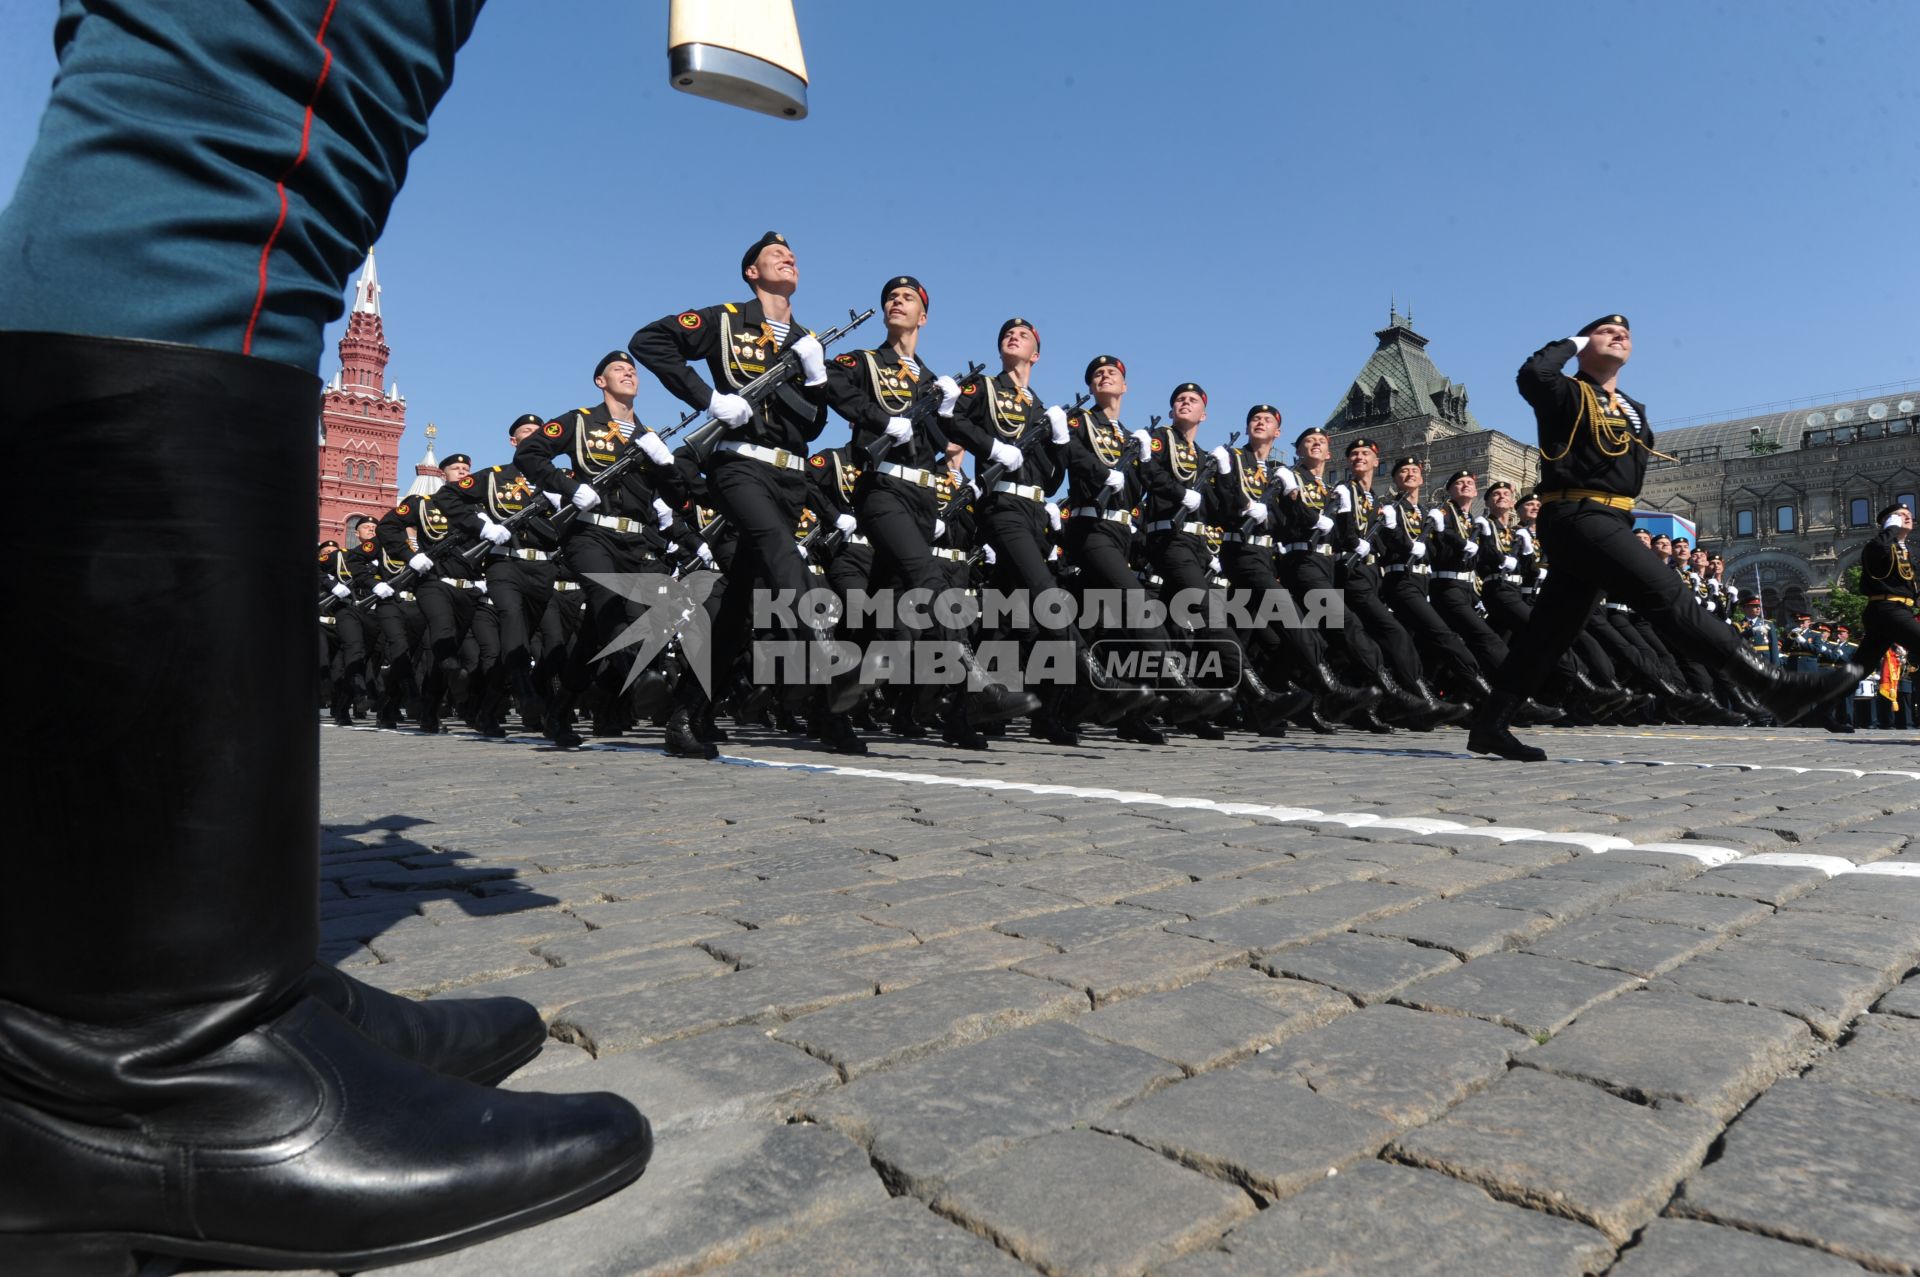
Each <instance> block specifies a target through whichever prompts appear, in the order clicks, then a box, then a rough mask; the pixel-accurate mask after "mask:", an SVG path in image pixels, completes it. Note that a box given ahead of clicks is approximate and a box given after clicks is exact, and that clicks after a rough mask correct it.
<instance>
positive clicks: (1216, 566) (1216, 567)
mask: <svg viewBox="0 0 1920 1277" xmlns="http://www.w3.org/2000/svg"><path fill="white" fill-rule="evenodd" d="M1207 571H1209V572H1211V573H1213V574H1214V575H1215V576H1219V575H1220V556H1219V555H1217V554H1212V555H1208V556H1207Z"/></svg>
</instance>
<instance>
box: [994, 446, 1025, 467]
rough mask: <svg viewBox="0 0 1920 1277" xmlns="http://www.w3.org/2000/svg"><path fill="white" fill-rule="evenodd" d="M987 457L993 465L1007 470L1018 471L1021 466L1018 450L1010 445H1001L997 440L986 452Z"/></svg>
mask: <svg viewBox="0 0 1920 1277" xmlns="http://www.w3.org/2000/svg"><path fill="white" fill-rule="evenodd" d="M987 456H988V457H989V458H990V459H991V460H992V461H993V464H994V465H996V466H1005V467H1006V468H1007V469H1009V470H1018V469H1019V468H1020V466H1021V464H1022V458H1021V456H1020V449H1018V448H1016V447H1014V446H1013V445H1012V444H1007V443H1002V442H1000V440H998V439H995V440H994V441H993V447H991V448H989V449H988V450H987Z"/></svg>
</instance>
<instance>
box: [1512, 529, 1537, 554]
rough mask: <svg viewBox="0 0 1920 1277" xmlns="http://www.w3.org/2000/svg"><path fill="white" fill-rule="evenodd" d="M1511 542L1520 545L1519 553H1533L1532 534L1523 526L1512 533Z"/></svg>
mask: <svg viewBox="0 0 1920 1277" xmlns="http://www.w3.org/2000/svg"><path fill="white" fill-rule="evenodd" d="M1513 543H1514V544H1515V545H1517V546H1519V547H1520V553H1522V554H1532V553H1533V534H1532V533H1531V532H1528V531H1527V530H1526V529H1525V528H1522V529H1520V531H1518V532H1516V533H1514V534H1513Z"/></svg>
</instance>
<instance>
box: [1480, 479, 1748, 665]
mask: <svg viewBox="0 0 1920 1277" xmlns="http://www.w3.org/2000/svg"><path fill="white" fill-rule="evenodd" d="M1540 526H1541V528H1542V530H1543V531H1544V532H1545V534H1546V543H1547V544H1548V545H1551V546H1552V547H1553V572H1552V574H1551V575H1549V576H1548V577H1547V583H1546V584H1545V585H1544V586H1542V587H1541V590H1540V600H1539V602H1538V603H1537V604H1536V605H1535V607H1534V609H1533V619H1532V623H1531V624H1530V625H1529V626H1528V627H1527V633H1526V636H1525V640H1524V641H1522V642H1516V643H1515V644H1514V645H1513V648H1512V650H1511V651H1510V652H1509V653H1508V655H1507V659H1506V661H1505V662H1503V663H1502V664H1501V666H1500V668H1499V670H1498V671H1497V672H1496V674H1495V676H1494V678H1493V680H1492V682H1493V685H1494V686H1495V687H1496V688H1498V689H1499V690H1500V691H1503V692H1507V693H1510V694H1512V695H1515V696H1531V695H1533V694H1534V693H1535V692H1536V691H1538V690H1539V689H1540V685H1541V684H1542V683H1544V682H1546V679H1547V676H1548V675H1549V674H1551V673H1552V672H1553V670H1554V667H1555V666H1556V665H1558V664H1559V661H1560V657H1561V655H1562V654H1563V653H1565V652H1566V650H1567V649H1568V648H1569V647H1571V646H1573V640H1574V636H1575V635H1577V634H1578V633H1579V632H1580V628H1581V627H1582V626H1583V625H1585V624H1586V623H1587V617H1588V616H1590V615H1592V613H1593V609H1594V605H1595V604H1596V603H1598V602H1599V601H1600V595H1601V593H1602V592H1605V594H1606V595H1607V597H1608V598H1610V599H1613V600H1617V601H1618V602H1621V603H1625V604H1627V605H1628V606H1629V607H1631V608H1633V609H1634V610H1635V611H1637V612H1638V613H1639V614H1640V615H1641V616H1642V617H1644V618H1645V619H1646V621H1647V623H1648V624H1649V625H1650V626H1652V627H1653V630H1654V632H1655V633H1657V634H1658V635H1659V636H1660V637H1661V638H1662V639H1663V640H1665V641H1666V643H1667V644H1668V645H1669V646H1670V647H1672V648H1674V649H1675V650H1676V651H1678V652H1682V653H1684V654H1685V655H1687V656H1690V657H1692V658H1693V659H1695V660H1698V661H1701V662H1703V663H1705V664H1713V663H1715V662H1723V661H1731V660H1736V659H1738V656H1737V653H1738V649H1739V646H1740V640H1739V638H1738V637H1737V636H1736V635H1735V634H1734V633H1733V631H1732V630H1730V629H1728V628H1727V627H1726V626H1725V625H1722V624H1721V623H1720V622H1719V621H1718V620H1716V619H1715V618H1714V617H1713V616H1711V615H1709V614H1708V613H1707V611H1706V610H1705V609H1704V608H1702V607H1700V606H1699V605H1698V604H1697V603H1695V601H1694V598H1693V595H1692V593H1691V592H1689V591H1688V590H1687V589H1686V587H1685V585H1684V584H1683V583H1682V582H1681V580H1680V578H1679V577H1678V576H1676V575H1675V574H1674V573H1673V571H1672V569H1670V568H1668V567H1667V566H1666V565H1665V564H1664V563H1662V562H1661V561H1660V559H1659V557H1658V556H1657V555H1655V554H1654V553H1653V551H1652V550H1649V549H1648V548H1647V547H1646V546H1644V545H1642V544H1640V542H1639V539H1638V538H1636V537H1635V536H1634V535H1633V519H1632V517H1631V515H1629V514H1628V513H1627V512H1625V511H1622V510H1614V509H1611V508H1609V507H1607V506H1603V505H1600V504H1598V503H1596V502H1591V501H1581V502H1570V501H1555V502H1553V503H1552V504H1550V505H1548V506H1547V507H1546V509H1545V510H1544V511H1542V513H1541V515H1540Z"/></svg>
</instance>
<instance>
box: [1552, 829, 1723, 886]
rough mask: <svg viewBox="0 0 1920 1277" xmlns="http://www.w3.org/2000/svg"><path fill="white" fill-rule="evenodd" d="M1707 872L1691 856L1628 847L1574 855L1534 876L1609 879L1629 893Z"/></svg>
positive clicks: (1582, 879)
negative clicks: (1642, 850)
mask: <svg viewBox="0 0 1920 1277" xmlns="http://www.w3.org/2000/svg"><path fill="white" fill-rule="evenodd" d="M1608 832H1609V833H1611V832H1612V831H1611V830H1609V831H1608ZM1648 841H1652V840H1651V839H1649V840H1648ZM1705 872H1706V866H1705V865H1703V864H1701V863H1700V862H1699V861H1698V860H1695V859H1693V858H1692V857H1691V856H1681V855H1674V854H1669V853H1665V852H1643V853H1636V852H1634V851H1632V850H1625V851H1610V852H1607V853H1606V854H1604V855H1594V856H1575V857H1574V858H1573V859H1572V860H1569V861H1567V862H1566V863H1565V864H1560V865H1549V866H1548V867H1547V868H1545V869H1539V870H1535V871H1534V873H1533V877H1535V878H1537V879H1540V880H1541V881H1543V882H1563V881H1579V882H1593V883H1607V884H1611V885H1613V886H1616V887H1619V888H1621V889H1622V890H1625V891H1627V892H1628V894H1629V895H1639V894H1641V893H1643V892H1648V891H1658V890H1661V889H1662V888H1665V887H1671V886H1673V885H1675V884H1676V883H1682V882H1685V881H1687V879H1689V878H1696V877H1698V876H1699V875H1701V874H1702V873H1705ZM1622 898H1623V899H1624V898H1625V897H1622Z"/></svg>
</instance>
